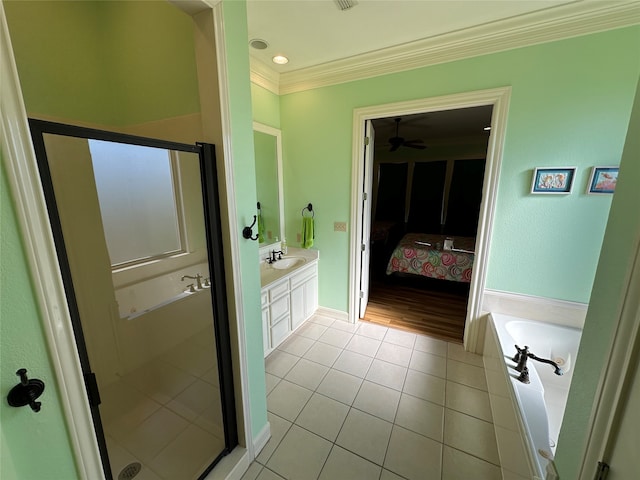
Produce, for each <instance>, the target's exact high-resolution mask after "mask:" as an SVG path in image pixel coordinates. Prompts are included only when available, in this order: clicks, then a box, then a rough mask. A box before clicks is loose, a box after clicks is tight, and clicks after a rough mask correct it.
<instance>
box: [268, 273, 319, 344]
mask: <svg viewBox="0 0 640 480" xmlns="http://www.w3.org/2000/svg"><path fill="white" fill-rule="evenodd" d="M261 298H262V335H263V346H264V353H265V356H266V355H268V354H269V353H270V352H271V351H272V350H273V349H274V348H276V347H277V346H278V345H280V343H282V342H283V341H284V340H285V339H286V338H287V337H288V336H289V335H291V333H293V331H294V330H296V329H297V328H298V327H299V326H300V325H302V324H303V323H304V321H305V320H307V319H308V318H309V317H311V316H312V315H313V314H314V313H315V311H316V310H317V309H318V262H317V261H314V262H311V263H308V264H306V265H304V266H303V267H300V268H297V269H295V270H293V271H292V272H291V273H290V274H288V275H286V276H285V277H283V278H281V279H279V280H277V281H276V282H274V283H272V284H270V285H267V286H266V287H264V288H263V289H262V295H261Z"/></svg>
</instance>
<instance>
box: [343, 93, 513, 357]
mask: <svg viewBox="0 0 640 480" xmlns="http://www.w3.org/2000/svg"><path fill="white" fill-rule="evenodd" d="M510 98H511V87H499V88H494V89H489V90H478V91H473V92H465V93H459V94H453V95H444V96H439V97H430V98H424V99H420V100H412V101H408V102H398V103H389V104H385V105H375V106H371V107H364V108H357V109H354V111H353V154H352V170H351V172H352V173H351V178H352V183H351V225H352V226H353V228H351V238H350V254H349V312H348V315H349V321H350V322H352V323H354V322H356V321H357V317H358V308H359V305H358V301H359V281H360V275H361V274H362V268H363V267H362V265H361V261H360V254H359V252H360V238H361V237H362V222H361V220H360V219H361V218H362V193H363V192H362V185H363V181H364V171H365V165H364V162H363V161H362V159H363V158H364V141H363V139H364V137H365V132H364V128H365V121H366V120H373V119H375V118H383V117H394V116H402V115H412V114H416V113H428V112H436V111H441V110H454V109H460V108H470V107H479V106H485V105H492V106H493V112H492V115H491V136H490V137H489V144H488V146H487V160H486V166H485V174H484V184H483V190H482V203H481V205H480V216H479V219H478V235H477V237H476V260H475V264H474V268H473V274H472V276H471V285H470V290H469V303H468V305H467V317H466V319H465V330H464V347H465V349H466V350H469V351H472V352H477V351H479V349H480V348H481V345H479V343H480V342H479V339H480V338H482V337H481V335H482V332H481V330H482V329H481V325H480V322H479V319H480V316H481V312H482V299H483V296H484V289H485V281H486V275H487V267H488V259H489V250H490V247H491V235H492V232H493V221H494V213H495V206H496V199H497V195H498V181H499V178H500V167H501V164H502V151H503V146H504V138H505V133H506V124H507V113H508V110H509V100H510Z"/></svg>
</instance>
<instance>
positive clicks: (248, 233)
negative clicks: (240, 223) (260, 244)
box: [242, 215, 258, 240]
mask: <svg viewBox="0 0 640 480" xmlns="http://www.w3.org/2000/svg"><path fill="white" fill-rule="evenodd" d="M257 220H258V217H257V216H256V215H254V216H253V223H252V224H251V225H250V226H248V227H244V228H243V229H242V236H243V237H244V238H246V239H247V240H257V239H258V235H256V236H255V237H254V236H253V226H254V225H255V224H256V221H257Z"/></svg>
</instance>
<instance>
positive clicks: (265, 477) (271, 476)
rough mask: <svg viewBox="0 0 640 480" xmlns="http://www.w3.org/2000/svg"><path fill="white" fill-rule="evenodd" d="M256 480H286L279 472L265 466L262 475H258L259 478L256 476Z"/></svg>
mask: <svg viewBox="0 0 640 480" xmlns="http://www.w3.org/2000/svg"><path fill="white" fill-rule="evenodd" d="M256 480H284V479H283V478H282V477H281V476H280V475H278V474H277V473H274V472H272V471H271V470H269V469H268V468H263V469H262V471H261V472H260V475H258V478H256Z"/></svg>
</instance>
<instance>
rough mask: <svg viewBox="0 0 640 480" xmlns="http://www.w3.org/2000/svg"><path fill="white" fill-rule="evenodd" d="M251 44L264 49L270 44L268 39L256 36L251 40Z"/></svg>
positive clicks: (257, 48)
mask: <svg viewBox="0 0 640 480" xmlns="http://www.w3.org/2000/svg"><path fill="white" fill-rule="evenodd" d="M249 45H251V47H252V48H255V49H256V50H264V49H265V48H267V47H268V46H269V44H268V43H267V41H266V40H262V39H261V38H254V39H253V40H250V41H249Z"/></svg>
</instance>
